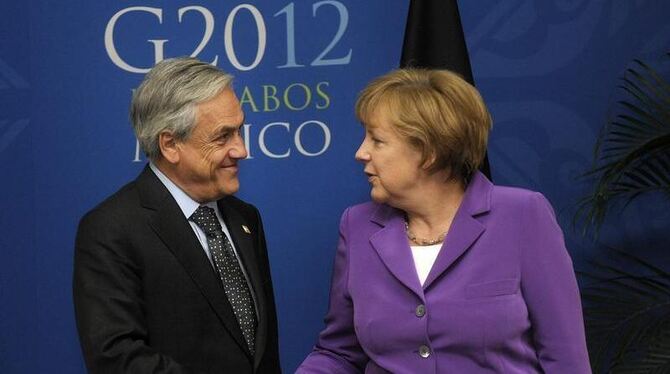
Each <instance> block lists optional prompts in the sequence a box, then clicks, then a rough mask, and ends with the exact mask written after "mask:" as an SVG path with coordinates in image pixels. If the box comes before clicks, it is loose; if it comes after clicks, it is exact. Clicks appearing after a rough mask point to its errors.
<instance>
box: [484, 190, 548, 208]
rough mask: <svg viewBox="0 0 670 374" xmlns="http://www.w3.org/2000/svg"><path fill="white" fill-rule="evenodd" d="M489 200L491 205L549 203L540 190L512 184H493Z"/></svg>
mask: <svg viewBox="0 0 670 374" xmlns="http://www.w3.org/2000/svg"><path fill="white" fill-rule="evenodd" d="M491 200H492V201H491V202H492V205H493V207H496V206H497V207H501V206H504V207H510V208H528V207H529V206H538V205H550V203H549V201H548V199H547V198H546V197H545V196H544V195H543V194H542V193H541V192H537V191H533V190H529V189H525V188H521V187H512V186H498V185H494V187H493V189H492V194H491Z"/></svg>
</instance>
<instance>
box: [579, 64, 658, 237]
mask: <svg viewBox="0 0 670 374" xmlns="http://www.w3.org/2000/svg"><path fill="white" fill-rule="evenodd" d="M668 57H670V54H669V55H668ZM621 81H622V83H621V85H620V88H621V89H622V92H623V94H624V95H625V98H624V99H622V100H620V101H619V102H618V108H619V109H620V110H619V112H618V114H616V115H615V116H614V117H613V118H612V119H611V120H610V121H609V122H608V123H607V124H606V125H605V126H604V128H603V129H602V131H601V133H600V136H599V138H598V141H597V142H596V146H595V148H594V162H593V165H592V167H591V169H590V170H588V171H587V172H585V173H584V174H583V175H582V177H583V178H588V179H593V180H594V181H595V184H594V188H593V191H592V192H591V193H590V194H589V195H587V196H585V197H584V198H582V199H581V200H580V201H579V202H578V207H577V212H576V214H575V218H574V221H573V222H574V223H575V224H577V223H578V222H580V223H582V224H583V233H584V234H585V233H586V232H587V231H589V230H590V229H595V231H596V234H597V232H598V230H599V229H600V226H601V224H602V222H603V221H604V219H605V217H606V215H607V212H608V210H609V209H611V208H612V203H613V202H614V201H621V202H623V207H624V208H625V206H627V205H628V204H629V203H630V202H631V201H633V200H634V199H636V198H637V197H638V196H640V195H642V194H645V193H648V192H662V193H664V194H666V195H667V196H669V197H670V84H668V82H667V81H666V80H665V79H664V78H663V77H662V76H661V75H660V74H658V73H657V72H656V71H655V70H654V69H653V68H651V67H650V66H648V65H647V64H645V63H644V62H642V61H640V60H634V63H633V66H632V67H630V68H629V69H627V70H626V73H625V74H624V77H623V78H622V79H621Z"/></svg>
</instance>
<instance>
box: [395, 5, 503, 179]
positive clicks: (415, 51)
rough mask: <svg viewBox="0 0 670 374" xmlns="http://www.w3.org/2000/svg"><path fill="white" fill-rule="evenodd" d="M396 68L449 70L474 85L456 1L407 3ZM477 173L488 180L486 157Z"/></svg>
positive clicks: (489, 175) (489, 173)
mask: <svg viewBox="0 0 670 374" xmlns="http://www.w3.org/2000/svg"><path fill="white" fill-rule="evenodd" d="M400 67H401V68H403V67H417V68H433V69H449V70H451V71H453V72H456V73H458V74H460V75H461V76H462V77H463V79H465V80H466V81H468V82H470V84H472V85H474V84H475V83H474V79H473V78H472V69H471V68H470V58H469V56H468V47H467V46H466V45H465V36H464V35H463V27H462V25H461V16H460V15H459V13H458V4H457V2H456V0H411V1H410V5H409V13H408V15H407V26H406V27H405V40H404V42H403V46H402V56H401V57H400ZM480 169H481V171H482V172H483V173H484V175H486V176H487V177H488V178H489V179H491V170H490V168H489V160H488V156H485V157H484V162H483V163H482V166H481V168H480Z"/></svg>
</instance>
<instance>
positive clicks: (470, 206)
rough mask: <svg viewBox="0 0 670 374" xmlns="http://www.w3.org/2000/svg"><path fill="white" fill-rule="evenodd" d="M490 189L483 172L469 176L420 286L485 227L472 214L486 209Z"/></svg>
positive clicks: (444, 268) (451, 261) (453, 259)
mask: <svg viewBox="0 0 670 374" xmlns="http://www.w3.org/2000/svg"><path fill="white" fill-rule="evenodd" d="M492 189H493V184H491V182H490V181H489V180H488V179H486V177H485V176H484V175H483V174H481V173H479V172H477V173H476V174H475V175H474V176H473V178H472V180H471V181H470V184H469V185H468V188H467V189H466V191H465V196H464V197H463V201H462V202H461V206H460V207H459V208H458V211H457V212H456V216H455V217H454V220H453V221H452V223H451V227H450V228H449V232H448V233H447V236H446V239H445V241H444V243H443V244H442V248H441V249H440V253H439V254H438V256H437V259H435V263H434V264H433V267H432V268H431V269H430V272H429V273H428V278H426V281H425V282H424V284H423V289H428V287H430V285H431V284H432V283H433V282H434V281H435V280H436V279H437V278H438V277H439V276H440V275H442V273H444V272H445V271H447V269H449V267H451V265H452V264H454V262H456V261H457V260H458V259H459V258H460V257H461V256H462V255H463V253H465V252H466V251H467V250H468V249H469V248H471V247H472V245H473V244H474V243H475V242H476V241H477V239H478V238H479V237H480V236H481V235H482V233H483V232H484V231H485V230H486V228H485V226H484V225H483V224H482V223H481V222H479V220H477V219H476V217H477V216H478V215H480V214H484V213H486V212H488V211H489V210H490V205H491V201H490V200H491V190H492Z"/></svg>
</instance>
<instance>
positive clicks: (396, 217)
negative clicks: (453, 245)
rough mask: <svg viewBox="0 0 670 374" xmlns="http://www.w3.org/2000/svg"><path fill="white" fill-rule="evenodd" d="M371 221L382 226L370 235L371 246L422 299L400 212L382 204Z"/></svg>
mask: <svg viewBox="0 0 670 374" xmlns="http://www.w3.org/2000/svg"><path fill="white" fill-rule="evenodd" d="M372 221H373V222H376V223H378V224H380V225H382V226H383V227H382V229H381V230H379V231H377V232H376V233H375V234H373V235H372V236H371V237H370V243H371V244H372V247H373V248H374V249H375V251H377V254H378V255H379V257H380V258H381V260H382V262H383V263H384V265H385V266H386V268H388V270H389V271H390V272H391V273H392V274H393V275H394V276H395V277H396V278H397V279H398V280H399V281H400V283H402V284H403V285H405V287H407V288H409V289H410V290H412V291H413V292H414V293H415V294H416V295H417V296H419V297H420V298H421V299H422V300H423V297H424V296H423V290H422V289H421V284H420V283H419V278H418V276H417V274H416V269H415V267H414V260H413V258H412V253H411V250H410V248H409V244H408V242H407V236H406V235H405V226H404V221H403V217H402V214H401V213H400V212H399V211H398V210H396V209H393V208H391V207H388V206H385V205H382V206H380V207H379V208H378V209H377V211H376V212H375V214H374V215H373V217H372Z"/></svg>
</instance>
